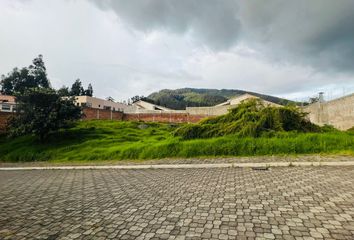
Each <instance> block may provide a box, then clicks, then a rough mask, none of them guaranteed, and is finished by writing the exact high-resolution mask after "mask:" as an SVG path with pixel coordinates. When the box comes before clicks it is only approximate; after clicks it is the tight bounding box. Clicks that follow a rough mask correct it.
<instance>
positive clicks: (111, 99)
mask: <svg viewBox="0 0 354 240" xmlns="http://www.w3.org/2000/svg"><path fill="white" fill-rule="evenodd" d="M106 100H107V101H110V102H114V98H113V97H111V96H109V97H107V98H106Z"/></svg>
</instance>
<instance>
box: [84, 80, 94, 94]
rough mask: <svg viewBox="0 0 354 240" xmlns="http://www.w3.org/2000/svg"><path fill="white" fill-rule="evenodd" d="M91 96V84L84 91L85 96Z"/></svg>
mask: <svg viewBox="0 0 354 240" xmlns="http://www.w3.org/2000/svg"><path fill="white" fill-rule="evenodd" d="M92 95H93V88H92V85H91V83H90V84H89V85H88V87H87V89H86V90H85V96H90V97H92Z"/></svg>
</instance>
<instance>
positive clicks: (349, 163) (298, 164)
mask: <svg viewBox="0 0 354 240" xmlns="http://www.w3.org/2000/svg"><path fill="white" fill-rule="evenodd" d="M290 166H291V167H313V166H354V161H345V162H344V161H343V162H269V163H211V164H156V165H104V166H48V167H0V171H19V170H85V169H188V168H230V167H235V168H253V167H290Z"/></svg>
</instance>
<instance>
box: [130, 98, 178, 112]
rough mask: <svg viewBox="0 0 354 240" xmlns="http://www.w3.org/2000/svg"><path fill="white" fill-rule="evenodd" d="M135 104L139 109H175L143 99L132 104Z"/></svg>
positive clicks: (163, 110)
mask: <svg viewBox="0 0 354 240" xmlns="http://www.w3.org/2000/svg"><path fill="white" fill-rule="evenodd" d="M132 105H133V106H135V107H136V109H137V110H150V111H153V110H157V111H162V112H165V111H173V109H170V108H167V107H162V106H159V105H156V104H153V103H149V102H146V101H143V100H139V101H136V102H134V103H133V104H132Z"/></svg>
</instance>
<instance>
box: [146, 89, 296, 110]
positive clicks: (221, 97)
mask: <svg viewBox="0 0 354 240" xmlns="http://www.w3.org/2000/svg"><path fill="white" fill-rule="evenodd" d="M245 93H249V94H252V95H255V96H258V97H260V98H262V99H264V100H267V101H271V102H274V103H278V104H282V105H286V104H287V103H293V102H292V101H289V100H286V99H283V98H278V97H273V96H269V95H264V94H259V93H255V92H248V91H243V90H237V89H220V90H219V89H204V88H180V89H175V90H170V89H163V90H160V91H158V92H154V93H152V94H150V95H149V96H148V97H147V99H148V100H151V102H154V103H155V104H157V105H160V106H164V107H168V108H172V109H179V110H180V109H185V108H186V107H207V106H214V105H217V104H220V103H223V102H225V101H226V100H227V99H229V98H232V97H236V96H240V95H243V94H245Z"/></svg>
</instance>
